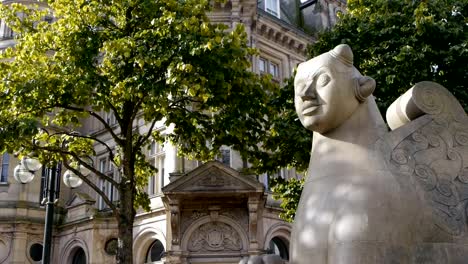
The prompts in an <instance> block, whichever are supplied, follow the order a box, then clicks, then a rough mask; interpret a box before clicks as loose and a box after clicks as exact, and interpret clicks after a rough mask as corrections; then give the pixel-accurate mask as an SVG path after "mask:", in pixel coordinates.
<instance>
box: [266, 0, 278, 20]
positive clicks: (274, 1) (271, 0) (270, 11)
mask: <svg viewBox="0 0 468 264" xmlns="http://www.w3.org/2000/svg"><path fill="white" fill-rule="evenodd" d="M270 4H272V6H271V7H272V8H273V5H275V8H276V10H273V9H272V8H270ZM265 12H267V13H268V14H270V15H272V16H275V17H277V18H281V16H280V13H281V11H280V0H265Z"/></svg>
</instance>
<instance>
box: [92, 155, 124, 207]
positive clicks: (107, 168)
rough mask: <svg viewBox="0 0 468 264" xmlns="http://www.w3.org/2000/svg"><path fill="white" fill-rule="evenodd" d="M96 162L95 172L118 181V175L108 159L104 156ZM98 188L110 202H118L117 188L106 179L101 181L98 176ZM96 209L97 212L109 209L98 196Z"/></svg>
mask: <svg viewBox="0 0 468 264" xmlns="http://www.w3.org/2000/svg"><path fill="white" fill-rule="evenodd" d="M97 160H98V162H97V166H98V167H97V170H98V171H99V172H101V173H103V174H105V175H107V176H109V177H111V178H113V179H114V180H116V181H118V180H119V176H120V175H119V173H118V171H117V170H116V168H115V166H114V163H113V162H112V161H110V159H109V157H106V156H101V157H98V159H97ZM98 188H99V189H101V190H102V191H103V192H104V193H105V194H106V196H107V198H109V200H110V201H111V202H113V203H114V202H115V201H118V200H119V196H118V190H117V186H114V185H112V183H111V182H109V181H107V180H106V179H103V178H101V177H99V176H98ZM98 209H99V210H106V209H109V206H108V205H107V204H106V202H105V201H104V199H103V198H102V197H101V196H100V195H98Z"/></svg>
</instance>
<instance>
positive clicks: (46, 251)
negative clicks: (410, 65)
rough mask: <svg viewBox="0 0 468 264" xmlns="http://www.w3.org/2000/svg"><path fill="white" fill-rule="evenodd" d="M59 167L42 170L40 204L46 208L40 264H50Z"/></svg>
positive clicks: (58, 192) (58, 190) (58, 187)
mask: <svg viewBox="0 0 468 264" xmlns="http://www.w3.org/2000/svg"><path fill="white" fill-rule="evenodd" d="M60 171H61V166H60V165H57V166H55V168H47V169H45V170H44V173H45V174H46V175H45V176H46V178H45V189H44V200H43V201H42V204H45V206H46V218H45V224H44V242H43V243H44V247H43V248H42V263H43V264H49V263H50V252H51V249H52V226H53V222H54V209H55V208H54V207H55V201H56V200H57V199H58V197H59V194H60V184H59V183H58V182H57V174H58V175H60Z"/></svg>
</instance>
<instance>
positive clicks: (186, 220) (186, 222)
mask: <svg viewBox="0 0 468 264" xmlns="http://www.w3.org/2000/svg"><path fill="white" fill-rule="evenodd" d="M207 215H208V211H207V210H206V209H204V210H184V211H183V212H182V224H181V233H184V232H185V230H187V228H188V227H189V226H190V225H191V224H192V223H193V222H195V221H196V220H198V219H200V218H202V217H204V216H207Z"/></svg>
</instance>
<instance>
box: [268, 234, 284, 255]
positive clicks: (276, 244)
mask: <svg viewBox="0 0 468 264" xmlns="http://www.w3.org/2000/svg"><path fill="white" fill-rule="evenodd" d="M267 252H268V254H275V255H278V256H280V257H281V258H282V259H284V260H289V250H288V245H287V243H285V242H284V241H283V239H281V238H279V237H274V238H273V239H271V240H270V243H269V246H268V249H267Z"/></svg>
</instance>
